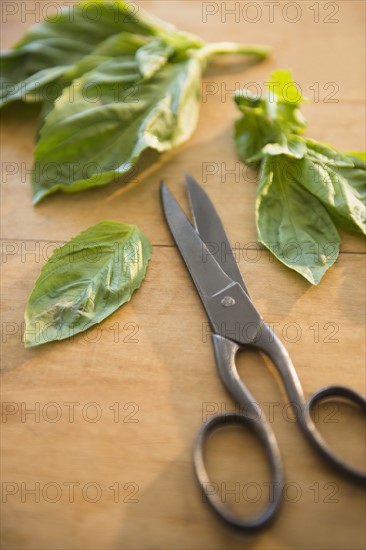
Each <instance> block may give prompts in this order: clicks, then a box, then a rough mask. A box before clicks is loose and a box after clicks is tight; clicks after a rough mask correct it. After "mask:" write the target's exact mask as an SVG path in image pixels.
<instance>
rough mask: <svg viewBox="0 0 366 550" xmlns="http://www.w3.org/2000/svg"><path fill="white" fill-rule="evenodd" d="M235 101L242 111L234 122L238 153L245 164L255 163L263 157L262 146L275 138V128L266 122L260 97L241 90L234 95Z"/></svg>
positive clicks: (263, 105)
mask: <svg viewBox="0 0 366 550" xmlns="http://www.w3.org/2000/svg"><path fill="white" fill-rule="evenodd" d="M235 102H236V104H237V105H238V107H239V109H240V110H241V112H242V113H243V117H242V118H240V119H239V120H237V121H236V123H235V144H236V149H237V151H238V155H239V156H240V158H241V159H242V160H243V161H244V162H245V163H246V164H256V163H257V162H259V161H260V159H261V158H262V157H263V154H262V150H263V148H264V147H265V146H266V145H267V144H268V143H272V142H274V141H275V140H276V138H277V130H276V128H274V126H273V125H271V124H268V120H267V118H266V112H265V102H264V101H263V100H262V99H260V98H258V97H257V96H254V95H252V94H251V93H250V92H249V91H248V90H243V91H241V92H240V93H237V94H236V95H235Z"/></svg>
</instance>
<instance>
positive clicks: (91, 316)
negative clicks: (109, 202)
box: [24, 221, 151, 347]
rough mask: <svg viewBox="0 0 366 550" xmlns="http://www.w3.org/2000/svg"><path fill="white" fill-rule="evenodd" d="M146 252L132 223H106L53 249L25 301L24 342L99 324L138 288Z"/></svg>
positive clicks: (65, 335)
mask: <svg viewBox="0 0 366 550" xmlns="http://www.w3.org/2000/svg"><path fill="white" fill-rule="evenodd" d="M150 255H151V245H150V243H149V241H148V240H147V238H146V237H145V236H144V235H143V234H142V233H141V232H140V231H139V229H138V228H137V227H136V226H134V225H125V224H121V223H117V222H111V221H104V222H101V223H98V224H97V225H95V226H93V227H90V228H89V229H87V230H86V231H83V232H82V233H80V235H78V236H77V237H74V238H73V239H71V240H70V241H69V242H68V243H66V244H65V245H63V246H61V247H60V248H58V249H56V250H55V251H54V253H53V254H52V256H51V257H50V258H49V260H48V262H47V263H46V264H45V265H44V266H43V268H42V269H41V273H40V275H39V277H38V279H37V281H36V284H35V287H34V289H33V291H32V293H31V295H30V298H29V301H28V305H27V308H26V311H25V332H24V344H25V346H26V347H33V346H37V345H39V344H44V343H46V342H50V341H52V340H63V339H65V338H68V337H70V336H73V335H75V334H78V333H80V332H83V331H85V330H87V329H88V328H90V327H92V326H93V325H95V324H96V323H100V322H101V321H102V320H103V319H105V318H106V317H108V316H109V315H110V314H111V313H113V312H114V311H115V310H116V309H117V308H119V307H120V306H121V305H122V304H124V303H125V302H127V301H129V300H130V298H131V296H132V294H133V292H134V291H135V290H136V289H138V288H139V287H140V285H141V283H142V280H143V279H144V277H145V273H146V269H147V264H148V261H149V259H150Z"/></svg>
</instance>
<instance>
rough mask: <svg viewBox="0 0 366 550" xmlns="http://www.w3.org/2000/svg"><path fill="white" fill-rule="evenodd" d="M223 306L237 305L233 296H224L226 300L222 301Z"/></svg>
mask: <svg viewBox="0 0 366 550" xmlns="http://www.w3.org/2000/svg"><path fill="white" fill-rule="evenodd" d="M221 305H222V306H224V307H231V306H233V305H235V300H234V298H232V297H231V296H224V298H223V299H222V300H221Z"/></svg>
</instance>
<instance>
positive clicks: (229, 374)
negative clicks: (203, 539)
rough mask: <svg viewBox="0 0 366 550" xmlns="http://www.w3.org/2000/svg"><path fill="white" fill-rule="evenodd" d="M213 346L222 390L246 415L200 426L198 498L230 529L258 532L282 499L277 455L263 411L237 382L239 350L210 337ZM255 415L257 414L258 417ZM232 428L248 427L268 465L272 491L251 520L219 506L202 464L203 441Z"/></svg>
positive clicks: (195, 456)
mask: <svg viewBox="0 0 366 550" xmlns="http://www.w3.org/2000/svg"><path fill="white" fill-rule="evenodd" d="M213 344H214V349H215V354H216V362H217V366H218V369H219V372H220V376H221V378H222V380H223V382H224V384H225V386H226V388H227V389H228V391H229V392H230V394H231V395H232V396H233V397H234V399H235V400H236V402H237V403H238V404H239V405H240V406H241V408H242V410H243V411H248V412H243V414H237V413H231V414H226V415H218V416H214V417H212V418H211V419H209V420H208V421H207V422H205V423H204V424H203V425H202V427H201V429H200V430H199V432H198V435H197V438H196V441H195V443H194V449H193V461H194V467H195V471H196V476H197V479H198V482H199V484H200V486H201V490H202V496H203V497H204V498H205V499H206V500H207V501H208V502H209V503H210V505H211V506H212V508H213V509H214V511H215V512H216V513H217V514H218V515H219V516H220V518H221V519H222V520H224V521H225V522H226V523H227V524H229V525H230V526H232V527H235V528H238V529H242V530H246V531H254V530H257V529H261V528H262V527H264V526H265V525H267V524H268V523H269V522H270V521H271V520H272V519H273V517H274V515H275V514H276V512H277V510H278V508H279V505H280V503H281V500H282V490H283V469H282V463H281V457H280V452H279V449H278V445H277V441H276V439H275V436H274V433H273V431H272V429H271V427H270V424H269V422H268V421H267V419H266V418H265V416H264V413H263V411H261V410H260V409H259V405H257V404H256V403H255V400H254V398H253V397H252V395H251V394H250V392H249V391H248V390H247V388H246V387H245V386H244V384H243V383H242V381H241V380H240V377H239V374H238V372H237V369H236V365H235V356H236V354H237V352H238V351H239V349H240V347H239V346H238V345H237V344H236V343H234V342H232V341H231V340H228V339H226V338H223V337H221V336H218V335H213ZM253 404H255V405H256V411H255V416H254V417H253V416H251V415H250V412H249V411H250V407H251V406H253ZM258 412H259V413H260V414H259V415H258ZM233 425H239V426H242V427H244V428H249V429H250V430H251V431H252V432H253V433H254V434H255V435H256V436H257V437H258V438H259V440H260V441H261V443H262V445H263V447H264V451H265V454H266V457H267V460H268V463H269V466H270V471H271V480H272V483H273V491H272V494H271V495H270V499H269V501H268V503H267V506H266V507H265V509H264V510H263V511H262V512H261V513H260V514H259V515H258V516H257V517H255V518H253V519H244V518H242V517H239V516H237V515H235V514H233V513H232V512H231V511H230V510H229V508H228V507H227V506H226V505H225V504H223V502H222V501H221V498H220V495H219V494H218V493H216V492H212V491H211V488H212V483H211V481H210V478H209V475H208V472H207V469H206V465H205V456H204V454H205V453H204V448H205V442H206V439H207V438H208V437H209V435H210V434H211V433H212V432H213V431H215V430H216V429H217V428H220V427H223V426H226V427H227V426H233Z"/></svg>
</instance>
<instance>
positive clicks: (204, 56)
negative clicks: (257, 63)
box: [197, 42, 270, 63]
mask: <svg viewBox="0 0 366 550" xmlns="http://www.w3.org/2000/svg"><path fill="white" fill-rule="evenodd" d="M269 52H270V48H268V47H267V46H262V45H258V44H248V45H246V44H240V43H239V42H213V43H209V44H205V46H203V48H200V49H199V50H197V56H198V58H199V59H200V60H201V61H202V62H203V63H205V62H207V61H208V59H209V58H210V57H211V56H212V55H226V54H240V55H255V56H256V57H259V58H260V59H266V58H267V57H268V54H269Z"/></svg>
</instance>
